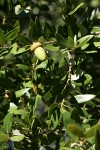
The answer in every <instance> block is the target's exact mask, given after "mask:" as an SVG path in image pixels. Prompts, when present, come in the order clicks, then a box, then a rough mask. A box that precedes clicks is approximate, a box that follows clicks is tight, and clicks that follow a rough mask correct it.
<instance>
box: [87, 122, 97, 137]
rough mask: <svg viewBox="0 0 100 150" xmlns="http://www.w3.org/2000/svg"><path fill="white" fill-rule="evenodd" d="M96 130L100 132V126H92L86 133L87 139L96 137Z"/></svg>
mask: <svg viewBox="0 0 100 150" xmlns="http://www.w3.org/2000/svg"><path fill="white" fill-rule="evenodd" d="M96 130H100V124H96V125H94V126H92V127H91V128H90V129H89V130H88V131H87V132H86V133H85V135H86V138H90V137H92V136H94V135H95V132H96Z"/></svg>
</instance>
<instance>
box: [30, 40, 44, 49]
mask: <svg viewBox="0 0 100 150" xmlns="http://www.w3.org/2000/svg"><path fill="white" fill-rule="evenodd" d="M41 45H42V44H41V43H40V42H33V44H32V45H31V46H30V50H31V51H34V50H35V49H36V48H37V47H40V46H41Z"/></svg>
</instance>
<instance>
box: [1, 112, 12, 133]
mask: <svg viewBox="0 0 100 150" xmlns="http://www.w3.org/2000/svg"><path fill="white" fill-rule="evenodd" d="M12 119H13V114H11V113H8V114H7V115H6V116H5V118H4V122H3V127H4V129H5V131H6V133H7V134H9V132H10V131H11V128H12Z"/></svg>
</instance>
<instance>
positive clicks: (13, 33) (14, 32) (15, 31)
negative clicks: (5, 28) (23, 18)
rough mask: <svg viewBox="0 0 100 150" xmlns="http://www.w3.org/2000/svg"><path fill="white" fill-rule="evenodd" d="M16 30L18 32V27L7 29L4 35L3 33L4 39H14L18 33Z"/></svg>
mask: <svg viewBox="0 0 100 150" xmlns="http://www.w3.org/2000/svg"><path fill="white" fill-rule="evenodd" d="M18 32H19V27H17V28H15V29H13V30H11V31H9V32H8V33H7V34H6V35H5V39H6V41H11V40H14V39H15V38H16V37H17V35H18Z"/></svg>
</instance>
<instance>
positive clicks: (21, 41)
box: [17, 35, 30, 45]
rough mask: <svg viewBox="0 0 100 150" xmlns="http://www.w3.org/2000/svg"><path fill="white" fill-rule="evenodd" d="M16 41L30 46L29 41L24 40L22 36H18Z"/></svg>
mask: <svg viewBox="0 0 100 150" xmlns="http://www.w3.org/2000/svg"><path fill="white" fill-rule="evenodd" d="M17 38H18V40H19V42H20V43H21V44H23V45H30V41H29V39H28V38H26V37H25V36H24V35H18V37H17Z"/></svg>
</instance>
